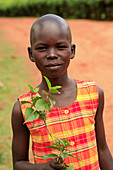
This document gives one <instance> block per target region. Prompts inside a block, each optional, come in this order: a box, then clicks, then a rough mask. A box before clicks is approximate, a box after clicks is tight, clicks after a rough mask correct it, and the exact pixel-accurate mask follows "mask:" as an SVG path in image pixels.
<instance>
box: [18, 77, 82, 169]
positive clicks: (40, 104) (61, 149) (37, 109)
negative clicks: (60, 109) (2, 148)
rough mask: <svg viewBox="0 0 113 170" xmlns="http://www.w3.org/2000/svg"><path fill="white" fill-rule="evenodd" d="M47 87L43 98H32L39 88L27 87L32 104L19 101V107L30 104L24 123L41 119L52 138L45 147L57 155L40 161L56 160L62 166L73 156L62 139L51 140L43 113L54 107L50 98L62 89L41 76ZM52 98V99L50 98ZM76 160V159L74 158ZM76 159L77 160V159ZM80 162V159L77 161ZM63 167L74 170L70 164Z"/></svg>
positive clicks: (43, 157)
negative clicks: (56, 152) (51, 142)
mask: <svg viewBox="0 0 113 170" xmlns="http://www.w3.org/2000/svg"><path fill="white" fill-rule="evenodd" d="M43 77H44V79H45V81H46V83H47V85H48V89H49V90H48V92H47V91H45V90H42V94H45V96H46V97H45V98H42V97H40V96H34V93H36V92H38V91H39V88H36V89H34V88H33V87H32V86H30V85H28V86H29V88H30V90H31V99H32V102H29V101H21V105H22V104H25V103H30V107H27V108H26V110H25V122H24V124H25V123H27V122H32V121H34V120H36V119H41V120H43V121H44V124H45V127H46V129H47V132H48V134H49V135H50V137H51V138H52V141H53V144H52V145H51V146H47V148H51V149H56V150H57V151H58V154H54V153H50V154H47V155H45V156H42V157H41V158H42V159H49V158H57V162H58V163H60V164H62V163H63V162H64V160H65V158H66V157H68V156H72V157H75V156H74V155H72V154H71V150H69V149H67V147H68V146H70V143H69V142H68V141H67V140H65V139H63V140H60V139H58V138H56V137H55V140H54V139H53V136H52V134H51V133H50V131H49V129H48V126H47V123H46V118H47V114H46V113H45V111H47V110H48V111H50V112H51V106H54V105H55V103H56V102H55V100H53V99H52V98H55V97H56V96H55V95H54V94H53V93H59V94H60V92H59V91H58V89H60V88H62V87H61V86H53V87H52V86H51V83H50V81H49V79H48V78H47V77H45V76H43ZM51 97H52V98H51ZM75 158H77V157H75ZM77 159H78V158H77ZM79 160H80V159H79ZM64 165H65V167H64V168H63V170H74V167H73V164H70V167H69V166H68V165H67V164H66V163H64Z"/></svg>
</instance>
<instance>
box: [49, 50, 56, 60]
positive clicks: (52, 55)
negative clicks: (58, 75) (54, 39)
mask: <svg viewBox="0 0 113 170" xmlns="http://www.w3.org/2000/svg"><path fill="white" fill-rule="evenodd" d="M57 58H58V56H57V54H56V52H55V49H50V50H49V53H48V55H47V59H57Z"/></svg>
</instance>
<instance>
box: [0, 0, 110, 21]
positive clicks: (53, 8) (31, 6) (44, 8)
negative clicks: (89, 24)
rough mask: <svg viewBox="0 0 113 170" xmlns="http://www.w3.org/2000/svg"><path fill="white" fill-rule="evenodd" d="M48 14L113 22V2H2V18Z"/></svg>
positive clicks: (76, 0) (98, 0) (102, 0)
mask: <svg viewBox="0 0 113 170" xmlns="http://www.w3.org/2000/svg"><path fill="white" fill-rule="evenodd" d="M47 13H54V14H57V15H60V16H62V17H63V18H75V19H77V18H82V19H95V20H113V0H71V1H70V0H32V1H29V0H16V1H15V0H8V1H3V0H0V16H8V17H14V16H33V17H35V16H36V17H39V16H42V15H44V14H47Z"/></svg>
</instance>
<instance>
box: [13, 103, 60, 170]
mask: <svg viewBox="0 0 113 170" xmlns="http://www.w3.org/2000/svg"><path fill="white" fill-rule="evenodd" d="M23 122H24V120H23V116H22V112H21V107H20V103H19V101H17V102H16V103H15V104H14V107H13V111H12V129H13V140H12V155H13V170H54V169H62V168H63V165H60V164H58V163H56V162H55V160H51V161H49V162H47V163H43V164H32V163H30V162H29V157H28V152H29V136H30V133H29V130H28V128H27V126H26V125H23Z"/></svg>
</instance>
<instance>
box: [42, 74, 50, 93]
mask: <svg viewBox="0 0 113 170" xmlns="http://www.w3.org/2000/svg"><path fill="white" fill-rule="evenodd" d="M43 77H44V78H45V80H46V83H47V85H48V88H49V90H50V89H51V83H50V81H49V79H48V78H47V77H46V76H43Z"/></svg>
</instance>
